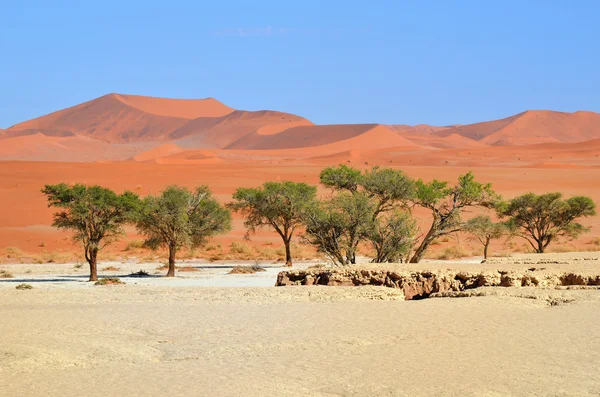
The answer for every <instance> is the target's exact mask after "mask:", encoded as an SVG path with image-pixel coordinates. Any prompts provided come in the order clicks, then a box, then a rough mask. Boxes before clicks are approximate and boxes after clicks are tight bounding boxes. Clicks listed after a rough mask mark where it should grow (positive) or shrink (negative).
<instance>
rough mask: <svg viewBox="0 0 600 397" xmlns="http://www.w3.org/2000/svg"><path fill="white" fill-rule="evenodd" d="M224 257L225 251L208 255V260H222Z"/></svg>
mask: <svg viewBox="0 0 600 397" xmlns="http://www.w3.org/2000/svg"><path fill="white" fill-rule="evenodd" d="M223 259H224V257H223V253H222V252H219V253H214V254H211V255H210V256H209V257H208V261H209V262H215V261H220V260H223Z"/></svg>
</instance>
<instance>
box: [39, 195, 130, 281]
mask: <svg viewBox="0 0 600 397" xmlns="http://www.w3.org/2000/svg"><path fill="white" fill-rule="evenodd" d="M42 193H43V194H45V195H46V197H47V199H48V206H49V207H57V208H61V211H59V212H57V213H55V214H54V221H53V223H52V226H54V227H57V228H59V229H66V230H72V231H73V232H74V233H75V234H74V235H73V239H74V240H75V241H77V242H80V243H81V244H82V245H83V249H84V252H85V259H86V261H87V262H88V264H89V266H90V278H89V281H96V280H98V270H97V263H98V252H100V250H102V249H103V248H104V247H106V246H107V245H108V244H110V243H112V242H114V241H115V240H117V239H118V238H119V237H120V236H121V235H122V234H123V225H124V224H126V223H129V222H133V220H134V218H135V214H136V212H137V210H138V209H139V205H140V200H139V198H138V196H137V195H136V194H134V193H132V192H129V191H126V192H125V193H123V194H120V195H118V194H116V193H115V192H113V191H112V190H110V189H107V188H104V187H101V186H86V185H81V184H77V185H73V186H69V185H67V184H65V183H60V184H58V185H46V186H45V187H44V189H42Z"/></svg>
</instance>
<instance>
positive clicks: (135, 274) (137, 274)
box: [129, 269, 150, 277]
mask: <svg viewBox="0 0 600 397" xmlns="http://www.w3.org/2000/svg"><path fill="white" fill-rule="evenodd" d="M149 275H150V274H149V273H148V272H147V271H145V270H142V269H140V270H139V271H137V272H133V273H131V274H130V275H129V277H148V276H149Z"/></svg>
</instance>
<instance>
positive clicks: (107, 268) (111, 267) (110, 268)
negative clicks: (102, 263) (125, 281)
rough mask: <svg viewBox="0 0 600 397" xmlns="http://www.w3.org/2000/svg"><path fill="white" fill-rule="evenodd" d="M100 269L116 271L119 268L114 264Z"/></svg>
mask: <svg viewBox="0 0 600 397" xmlns="http://www.w3.org/2000/svg"><path fill="white" fill-rule="evenodd" d="M102 270H103V271H105V272H118V271H119V270H121V269H119V268H118V267H114V266H106V267H105V268H103V269H102Z"/></svg>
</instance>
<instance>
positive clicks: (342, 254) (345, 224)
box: [303, 192, 375, 265]
mask: <svg viewBox="0 0 600 397" xmlns="http://www.w3.org/2000/svg"><path fill="white" fill-rule="evenodd" d="M374 213H375V206H374V204H373V201H372V200H370V199H369V197H368V196H367V195H366V194H365V193H362V192H357V193H355V194H352V193H350V192H342V193H340V194H338V195H336V196H335V197H333V198H332V199H331V200H327V201H319V202H315V203H314V204H313V205H311V206H310V207H309V208H308V209H307V211H306V212H305V216H304V222H305V225H306V232H305V235H304V236H303V239H304V241H306V242H308V243H310V244H312V245H313V246H315V247H316V248H317V250H318V251H319V252H321V253H323V254H324V255H326V256H327V257H328V258H330V259H331V260H332V261H333V263H334V264H338V265H349V264H353V263H356V251H357V248H358V244H359V243H360V242H361V241H362V240H364V239H366V238H367V237H368V235H369V233H370V230H371V228H372V227H373V214H374Z"/></svg>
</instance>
